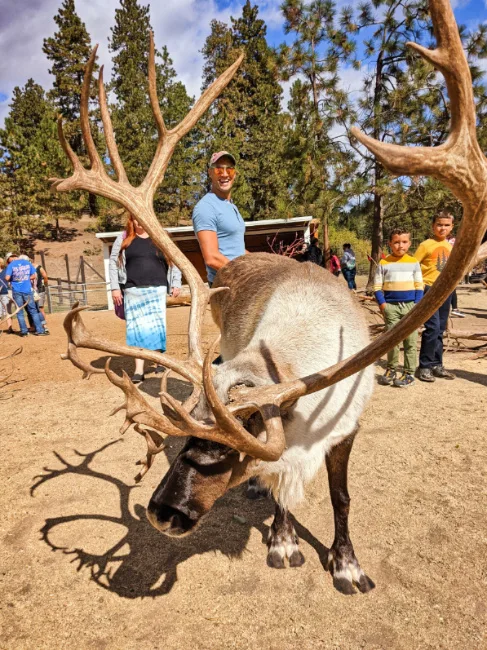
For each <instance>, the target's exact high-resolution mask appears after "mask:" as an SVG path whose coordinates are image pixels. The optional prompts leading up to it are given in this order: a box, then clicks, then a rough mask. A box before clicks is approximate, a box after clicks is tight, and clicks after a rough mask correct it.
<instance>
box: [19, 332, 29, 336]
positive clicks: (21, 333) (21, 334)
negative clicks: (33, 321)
mask: <svg viewBox="0 0 487 650" xmlns="http://www.w3.org/2000/svg"><path fill="white" fill-rule="evenodd" d="M19 336H22V337H24V336H29V332H20V333H19Z"/></svg>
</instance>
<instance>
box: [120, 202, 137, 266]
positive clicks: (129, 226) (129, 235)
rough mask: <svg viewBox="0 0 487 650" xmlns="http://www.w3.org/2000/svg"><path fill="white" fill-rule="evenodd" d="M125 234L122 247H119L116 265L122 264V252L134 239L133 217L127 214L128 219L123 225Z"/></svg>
mask: <svg viewBox="0 0 487 650" xmlns="http://www.w3.org/2000/svg"><path fill="white" fill-rule="evenodd" d="M125 233H126V237H125V239H124V240H123V242H122V245H121V246H120V252H119V254H118V263H119V264H121V262H122V253H123V251H124V250H125V249H126V248H128V247H129V246H130V244H131V243H132V242H133V241H134V239H135V237H136V234H135V224H134V217H133V215H131V214H129V217H128V219H127V223H126V224H125Z"/></svg>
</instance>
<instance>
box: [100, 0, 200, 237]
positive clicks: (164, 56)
mask: <svg viewBox="0 0 487 650" xmlns="http://www.w3.org/2000/svg"><path fill="white" fill-rule="evenodd" d="M150 30H151V25H150V18H149V8H148V7H143V6H141V5H139V3H138V2H137V0H121V1H120V8H118V9H116V10H115V26H114V27H113V28H112V37H111V39H110V45H109V46H110V51H111V52H113V53H114V56H113V79H112V82H111V85H110V88H111V90H112V91H113V94H114V96H115V98H116V103H115V104H114V105H113V106H112V119H113V124H114V128H115V132H116V134H117V144H118V148H119V152H120V156H121V158H122V161H123V164H124V167H125V170H126V172H127V176H128V177H129V180H130V181H131V182H132V183H134V184H139V183H140V182H142V180H143V178H144V177H145V175H146V173H147V171H148V169H149V167H150V164H151V162H152V159H153V157H154V154H155V151H156V145H157V130H156V124H155V120H154V117H153V114H152V110H151V106H150V101H149V93H148V82H147V75H148V65H147V61H148V54H149V32H150ZM156 75H157V89H158V97H159V105H160V107H161V111H162V114H163V116H164V121H165V123H166V126H167V127H168V128H172V127H174V126H176V124H177V123H178V122H180V121H181V120H182V119H183V117H184V116H185V115H186V114H187V113H188V112H189V110H190V108H191V104H192V99H191V98H190V97H188V94H187V93H186V89H185V87H184V85H183V84H182V83H181V82H180V81H177V79H176V72H175V70H174V68H173V64H172V60H171V58H170V56H169V52H168V51H167V48H166V47H163V49H162V51H161V52H159V51H157V52H156ZM196 144H197V142H196V141H195V135H194V133H192V134H189V135H188V136H186V138H184V139H183V140H182V141H181V142H180V143H179V145H178V147H177V148H176V151H175V152H174V154H173V157H172V159H171V164H170V165H169V167H168V169H167V172H166V175H165V178H164V181H163V183H162V185H161V187H160V188H159V190H158V192H157V195H156V197H155V210H156V213H157V214H159V215H160V218H161V221H162V222H163V223H164V224H166V225H174V224H177V223H178V222H179V220H180V219H182V218H187V217H189V215H190V212H191V206H190V204H191V203H192V199H193V194H194V192H195V187H194V183H195V179H196V174H195V171H194V169H193V168H194V160H195V157H196V152H197V147H196Z"/></svg>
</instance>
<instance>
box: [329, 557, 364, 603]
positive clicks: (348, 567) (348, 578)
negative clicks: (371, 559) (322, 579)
mask: <svg viewBox="0 0 487 650" xmlns="http://www.w3.org/2000/svg"><path fill="white" fill-rule="evenodd" d="M327 568H328V571H329V572H330V573H331V575H332V576H333V586H334V587H335V589H336V590H337V591H339V592H340V593H342V594H345V595H346V596H351V595H353V594H355V593H357V592H356V589H355V588H357V589H358V590H359V591H360V592H361V593H362V594H365V593H367V592H368V591H371V590H372V589H373V588H374V587H375V584H374V582H373V580H371V579H370V578H369V577H368V576H367V575H366V574H365V573H364V572H363V571H362V569H361V567H360V564H359V563H358V561H357V558H356V557H355V554H354V552H353V549H352V550H351V551H350V549H346V551H345V552H338V551H336V550H334V549H333V548H332V549H331V550H330V552H329V554H328V567H327Z"/></svg>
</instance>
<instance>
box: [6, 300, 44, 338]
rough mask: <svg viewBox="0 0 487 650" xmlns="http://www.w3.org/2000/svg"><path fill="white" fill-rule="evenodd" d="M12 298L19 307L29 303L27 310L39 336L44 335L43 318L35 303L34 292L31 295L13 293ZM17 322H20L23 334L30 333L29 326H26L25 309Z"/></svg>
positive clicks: (18, 314) (20, 312) (21, 311)
mask: <svg viewBox="0 0 487 650" xmlns="http://www.w3.org/2000/svg"><path fill="white" fill-rule="evenodd" d="M12 298H13V299H14V302H15V304H16V305H17V307H21V306H22V305H23V304H25V303H27V306H26V309H27V311H28V312H29V314H30V316H31V318H32V322H33V323H34V327H35V329H36V332H37V333H38V334H42V333H43V332H44V328H43V327H42V322H41V318H40V315H39V312H38V311H37V307H36V304H35V302H34V292H33V291H31V292H30V293H23V292H22V291H12ZM17 320H18V321H19V327H20V331H21V332H22V334H26V333H27V332H28V329H27V325H26V324H25V316H24V310H23V309H21V310H20V311H19V312H18V313H17Z"/></svg>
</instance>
